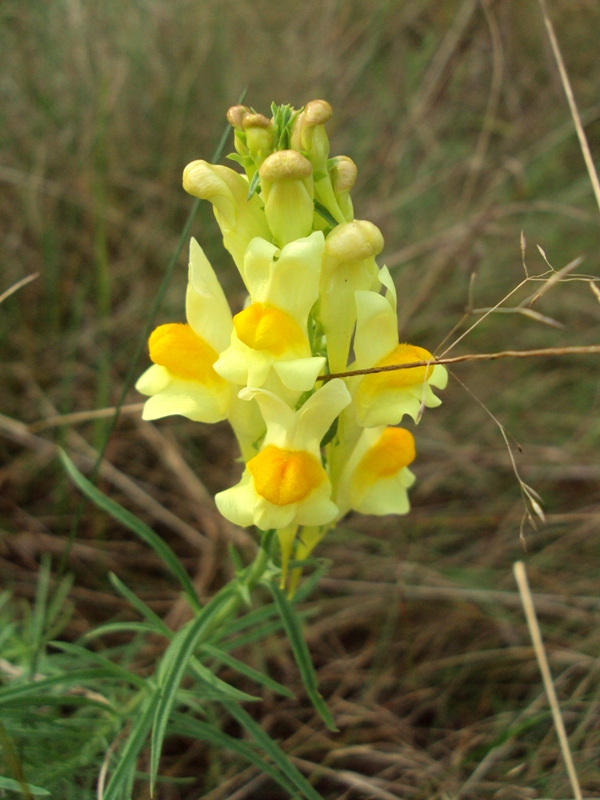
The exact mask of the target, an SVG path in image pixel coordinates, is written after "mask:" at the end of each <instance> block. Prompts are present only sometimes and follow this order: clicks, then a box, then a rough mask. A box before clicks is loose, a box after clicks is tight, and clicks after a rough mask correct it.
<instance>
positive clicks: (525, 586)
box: [514, 561, 583, 800]
mask: <svg viewBox="0 0 600 800" xmlns="http://www.w3.org/2000/svg"><path fill="white" fill-rule="evenodd" d="M514 573H515V579H516V581H517V585H518V587H519V593H520V595H521V601H522V603H523V610H524V611H525V617H526V618H527V627H528V628H529V633H530V635H531V641H532V642H533V646H534V649H535V654H536V657H537V660H538V664H539V667H540V672H541V673H542V680H543V681H544V688H545V690H546V694H547V695H548V701H549V703H550V708H551V709H552V718H553V719H554V727H555V728H556V733H557V735H558V740H559V742H560V749H561V752H562V755H563V759H564V761H565V765H566V767H567V772H568V774H569V780H570V782H571V787H572V789H573V794H574V795H575V799H576V800H583V796H582V794H581V787H580V785H579V778H578V777H577V772H576V770H575V764H574V763H573V756H572V755H571V749H570V747H569V740H568V738H567V732H566V730H565V723H564V722H563V718H562V714H561V713H560V706H559V704H558V698H557V696H556V689H555V688H554V684H553V682H552V674H551V672H550V666H549V664H548V658H547V656H546V651H545V649H544V643H543V641H542V634H541V631H540V626H539V624H538V620H537V615H536V613H535V606H534V604H533V597H532V596H531V590H530V589H529V583H528V581H527V572H526V571H525V564H524V563H523V562H522V561H517V562H516V564H515V565H514Z"/></svg>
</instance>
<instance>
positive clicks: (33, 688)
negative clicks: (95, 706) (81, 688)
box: [0, 667, 114, 706]
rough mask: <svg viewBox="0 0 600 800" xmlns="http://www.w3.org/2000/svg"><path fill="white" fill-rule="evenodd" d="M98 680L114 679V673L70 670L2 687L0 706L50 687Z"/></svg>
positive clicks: (98, 669) (104, 670)
mask: <svg viewBox="0 0 600 800" xmlns="http://www.w3.org/2000/svg"><path fill="white" fill-rule="evenodd" d="M100 678H114V673H113V672H112V671H111V670H109V669H106V668H99V667H91V668H90V669H80V670H72V671H70V672H64V673H61V674H60V675H53V676H52V677H51V678H42V680H39V681H30V682H28V683H19V684H16V685H11V686H4V687H3V688H2V689H0V706H2V705H3V704H4V703H7V702H10V703H11V704H12V703H13V702H14V701H15V700H17V699H20V698H22V697H29V695H35V694H42V693H43V691H44V690H45V689H47V688H49V687H50V686H61V685H62V686H67V687H68V686H74V685H80V684H82V683H85V682H87V681H92V680H99V679H100Z"/></svg>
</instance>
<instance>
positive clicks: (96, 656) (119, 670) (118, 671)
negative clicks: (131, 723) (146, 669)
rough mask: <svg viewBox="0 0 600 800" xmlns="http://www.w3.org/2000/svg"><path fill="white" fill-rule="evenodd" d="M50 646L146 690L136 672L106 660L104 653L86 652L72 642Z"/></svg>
mask: <svg viewBox="0 0 600 800" xmlns="http://www.w3.org/2000/svg"><path fill="white" fill-rule="evenodd" d="M50 644H51V645H52V647H56V648H57V649H58V650H62V651H63V652H64V653H70V654H71V655H73V656H79V657H80V658H81V659H82V660H84V659H88V660H89V661H91V662H96V664H98V665H99V666H102V667H105V668H106V669H108V670H110V671H111V672H113V673H114V677H115V678H122V679H123V680H125V681H128V682H129V683H132V684H133V685H134V686H139V687H140V689H144V688H145V687H146V681H145V680H144V678H141V677H140V676H139V675H136V674H135V672H131V671H130V670H128V669H126V668H125V667H122V666H121V665H120V664H116V663H115V662H114V661H111V660H110V659H109V658H106V656H103V655H102V653H95V652H94V651H93V650H86V648H85V647H80V646H79V645H77V644H71V642H50Z"/></svg>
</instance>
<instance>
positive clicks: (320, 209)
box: [315, 200, 339, 228]
mask: <svg viewBox="0 0 600 800" xmlns="http://www.w3.org/2000/svg"><path fill="white" fill-rule="evenodd" d="M315 211H316V212H317V214H318V215H319V216H320V217H323V219H324V220H325V222H326V223H327V224H328V225H331V227H332V228H335V227H336V226H337V225H338V224H339V223H338V221H337V219H336V218H335V217H334V216H332V214H331V213H330V212H329V211H328V210H327V209H326V208H325V206H324V205H323V204H322V203H319V201H318V200H315Z"/></svg>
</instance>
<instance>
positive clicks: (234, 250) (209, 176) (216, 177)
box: [183, 161, 270, 278]
mask: <svg viewBox="0 0 600 800" xmlns="http://www.w3.org/2000/svg"><path fill="white" fill-rule="evenodd" d="M183 188H184V189H185V190H186V192H189V194H191V195H193V196H194V197H199V198H200V199H202V200H209V201H210V202H211V203H212V204H213V209H214V212H215V217H216V218H217V222H218V223H219V227H220V228H221V232H222V234H223V243H224V245H225V247H226V248H227V250H229V252H230V253H231V255H232V256H233V260H234V261H235V263H236V265H237V267H238V269H239V270H240V272H241V275H242V278H244V253H245V252H246V247H247V246H248V242H250V241H251V240H252V239H254V238H255V237H256V236H260V237H261V238H263V239H267V240H268V239H269V238H270V231H269V227H268V225H267V219H266V217H265V212H264V210H263V208H262V202H261V200H260V198H259V197H258V195H256V194H254V195H253V196H252V197H251V198H250V199H248V180H247V179H246V178H245V177H244V176H242V175H240V173H239V172H236V171H235V170H233V169H230V168H229V167H223V166H221V165H219V164H208V163H207V162H206V161H192V163H191V164H188V165H187V167H186V168H185V170H184V172H183Z"/></svg>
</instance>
